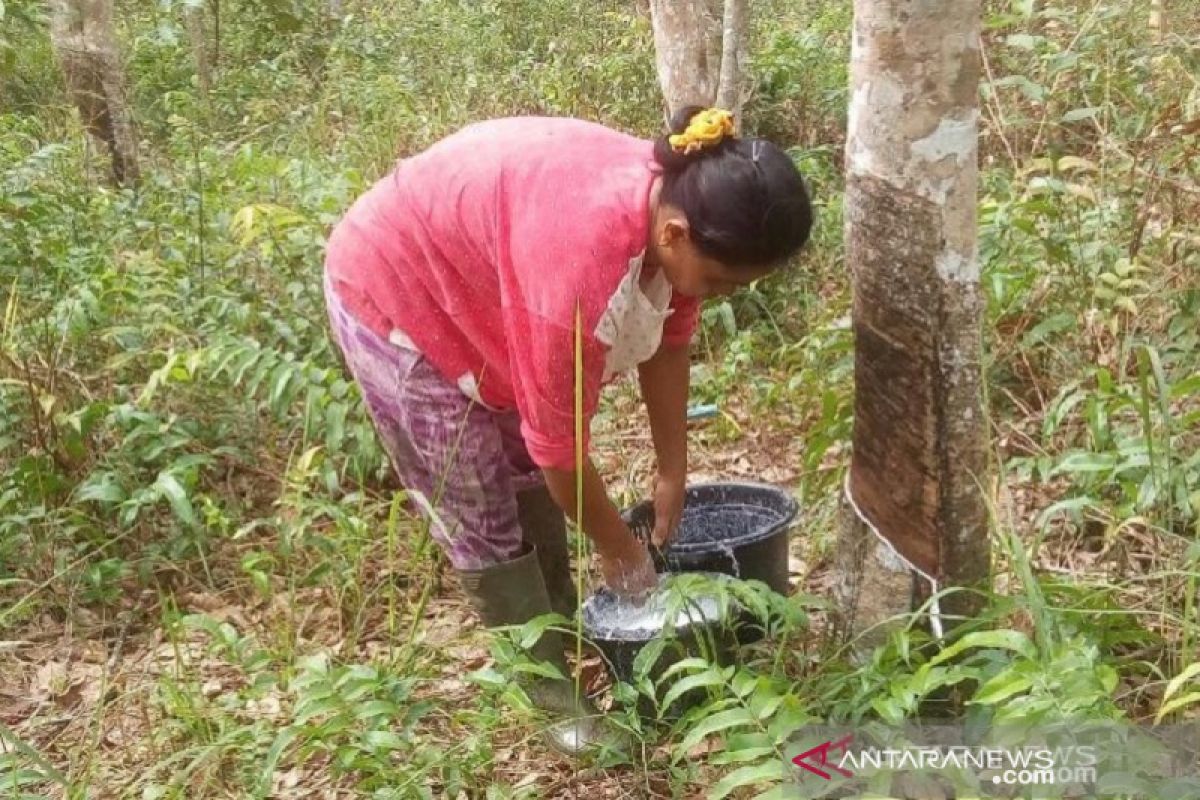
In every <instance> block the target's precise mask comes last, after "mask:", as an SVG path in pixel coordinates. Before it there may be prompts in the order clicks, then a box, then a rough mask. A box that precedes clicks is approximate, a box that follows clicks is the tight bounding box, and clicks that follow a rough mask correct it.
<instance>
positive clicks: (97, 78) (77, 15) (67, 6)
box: [50, 0, 139, 184]
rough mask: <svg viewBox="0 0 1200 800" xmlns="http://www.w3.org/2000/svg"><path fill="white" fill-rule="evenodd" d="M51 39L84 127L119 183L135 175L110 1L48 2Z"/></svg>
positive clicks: (130, 121) (133, 146) (134, 145)
mask: <svg viewBox="0 0 1200 800" xmlns="http://www.w3.org/2000/svg"><path fill="white" fill-rule="evenodd" d="M50 9H51V14H50V40H51V43H52V45H53V47H54V52H55V54H56V55H57V57H58V61H59V64H60V65H61V66H62V71H63V77H64V78H65V80H66V84H67V89H68V91H69V93H70V96H71V100H72V102H73V103H74V104H75V107H76V108H78V109H79V116H80V119H81V120H82V122H83V126H84V128H85V129H86V130H87V132H88V133H89V134H91V135H92V136H93V137H95V138H96V139H98V140H99V141H101V142H103V143H104V145H105V146H106V147H107V148H108V151H109V153H110V154H111V156H112V174H113V178H114V180H115V181H116V182H117V183H118V184H127V183H133V182H136V181H137V179H138V175H139V169H138V156H137V138H136V133H135V130H134V125H133V117H132V115H131V114H130V111H129V104H128V101H127V99H126V95H125V76H124V70H123V68H122V64H121V58H120V53H119V51H118V49H117V39H116V35H115V33H114V32H113V6H112V0H51V3H50Z"/></svg>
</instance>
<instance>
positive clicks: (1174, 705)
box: [1154, 692, 1200, 722]
mask: <svg viewBox="0 0 1200 800" xmlns="http://www.w3.org/2000/svg"><path fill="white" fill-rule="evenodd" d="M1197 704H1200V692H1189V693H1187V694H1185V695H1182V696H1180V697H1176V698H1175V699H1174V700H1171V701H1170V702H1169V703H1163V707H1162V708H1160V709H1159V710H1158V713H1157V714H1156V715H1155V716H1154V721H1155V722H1161V721H1162V719H1163V717H1165V716H1167V715H1169V714H1173V713H1174V712H1176V711H1178V710H1179V709H1181V708H1185V707H1187V706H1192V705H1197Z"/></svg>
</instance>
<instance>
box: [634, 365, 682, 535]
mask: <svg viewBox="0 0 1200 800" xmlns="http://www.w3.org/2000/svg"><path fill="white" fill-rule="evenodd" d="M638 378H639V379H640V382H641V387H642V401H643V402H644V403H645V404H646V411H647V413H648V414H649V416H650V436H651V438H652V439H653V440H654V453H655V456H656V457H657V460H658V474H657V475H656V477H655V482H654V518H655V519H654V533H653V536H652V538H653V541H654V543H655V544H656V545H658V546H659V547H661V546H663V545H664V544H666V543H667V542H668V541H669V540H670V538H671V537H672V536H673V535H674V534H675V528H676V527H677V526H678V525H679V519H680V517H681V516H682V514H683V499H684V487H685V485H686V483H687V402H688V388H689V383H690V381H691V363H690V360H689V358H688V346H687V345H686V344H674V345H671V344H665V343H664V344H663V346H662V347H660V348H659V349H658V352H657V353H655V354H654V356H653V357H652V358H651V359H650V360H648V361H646V362H643V363H642V364H641V365H639V366H638Z"/></svg>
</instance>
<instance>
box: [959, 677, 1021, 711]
mask: <svg viewBox="0 0 1200 800" xmlns="http://www.w3.org/2000/svg"><path fill="white" fill-rule="evenodd" d="M1030 686H1033V678H1031V677H1029V676H1028V675H1019V674H1016V673H1014V672H1012V671H1010V670H1006V671H1005V672H1001V673H1000V674H999V675H997V676H996V677H994V678H992V679H991V680H990V681H988V682H987V683H985V684H984V685H983V686H981V687H980V688H979V691H978V692H976V693H975V696H974V697H972V698H971V702H972V703H978V704H980V705H985V706H986V705H995V704H996V703H999V702H1002V701H1004V700H1007V699H1008V698H1010V697H1012V696H1013V695H1014V694H1020V693H1021V692H1023V691H1025V690H1026V689H1028V688H1029V687H1030Z"/></svg>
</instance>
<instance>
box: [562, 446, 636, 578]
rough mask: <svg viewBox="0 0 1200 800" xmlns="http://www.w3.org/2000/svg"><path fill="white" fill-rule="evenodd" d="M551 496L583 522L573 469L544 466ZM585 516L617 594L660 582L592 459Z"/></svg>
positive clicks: (584, 527) (585, 527)
mask: <svg viewBox="0 0 1200 800" xmlns="http://www.w3.org/2000/svg"><path fill="white" fill-rule="evenodd" d="M542 472H543V474H544V475H545V476H546V486H547V488H549V490H550V496H551V497H553V498H554V501H555V502H556V503H558V505H559V506H560V507H561V508H563V509H564V510H565V511H566V512H567V515H568V516H569V517H570V518H571V519H572V520H575V522H576V523H580V520H578V519H577V518H576V517H577V514H578V511H579V505H578V503H577V502H576V493H575V489H576V473H575V471H574V470H562V469H549V468H548V469H543V470H542ZM582 484H583V485H582V488H583V520H582V523H581V524H580V528H582V530H583V531H584V533H586V534H587V536H588V538H590V539H591V540H592V541H593V542H594V543H595V545H596V550H597V552H599V554H600V561H601V570H602V572H603V573H604V582H605V583H606V584H608V586H609V587H610V588H612V589H613V590H614V591H616V592H617V593H618V594H621V595H625V596H633V597H638V596H641V595H643V594H645V593H646V592H648V591H650V590H652V589H653V588H654V587H655V586H657V584H658V578H657V576H656V574H655V572H654V562H653V561H652V560H651V558H650V553H649V551H647V550H646V547H645V545H643V544H642V543H641V542H639V541H638V540H637V538H636V537H634V535H633V533H632V532H631V531H630V530H629V526H628V525H626V524H625V521H624V520H623V519H621V514H620V512H618V511H617V507H616V506H615V505H613V502H612V500H610V499H609V497H608V490H607V489H606V488H605V486H604V479H603V478H602V477H601V476H600V473H599V472H598V471H597V470H596V467H595V465H594V464H592V460H591V459H590V458H589V459H586V460H585V461H584V466H583V481H582Z"/></svg>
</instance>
